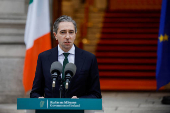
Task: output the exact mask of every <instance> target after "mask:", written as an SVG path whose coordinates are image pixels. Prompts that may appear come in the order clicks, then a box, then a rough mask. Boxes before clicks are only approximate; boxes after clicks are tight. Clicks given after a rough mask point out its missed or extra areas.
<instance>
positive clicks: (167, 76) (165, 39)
mask: <svg viewBox="0 0 170 113" xmlns="http://www.w3.org/2000/svg"><path fill="white" fill-rule="evenodd" d="M169 36H170V0H162V8H161V18H160V27H159V36H158V49H157V66H156V80H157V90H158V89H159V88H161V87H162V86H164V85H166V84H168V83H169V82H170V39H169Z"/></svg>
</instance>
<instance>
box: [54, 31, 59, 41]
mask: <svg viewBox="0 0 170 113" xmlns="http://www.w3.org/2000/svg"><path fill="white" fill-rule="evenodd" d="M53 34H54V37H55V39H56V40H58V39H57V34H56V33H55V32H53Z"/></svg>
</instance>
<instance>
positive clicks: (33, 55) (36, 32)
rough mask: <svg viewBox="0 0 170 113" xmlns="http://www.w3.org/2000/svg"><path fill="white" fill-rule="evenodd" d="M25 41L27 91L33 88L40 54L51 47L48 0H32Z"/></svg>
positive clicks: (25, 81) (24, 78)
mask: <svg viewBox="0 0 170 113" xmlns="http://www.w3.org/2000/svg"><path fill="white" fill-rule="evenodd" d="M24 41H25V44H26V56H25V64H24V73H23V74H24V75H23V85H24V89H25V92H27V91H29V90H31V88H32V84H33V80H34V76H35V70H36V64H37V59H38V54H39V53H41V52H43V51H45V50H48V49H50V48H51V39H50V17H49V1H48V0H30V3H29V7H28V14H27V22H26V28H25V36H24Z"/></svg>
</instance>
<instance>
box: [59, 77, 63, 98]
mask: <svg viewBox="0 0 170 113" xmlns="http://www.w3.org/2000/svg"><path fill="white" fill-rule="evenodd" d="M59 81H60V88H59V91H60V98H62V93H63V82H64V80H63V79H62V78H61V77H60V79H59Z"/></svg>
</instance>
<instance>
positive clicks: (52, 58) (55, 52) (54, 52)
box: [48, 46, 58, 64]
mask: <svg viewBox="0 0 170 113" xmlns="http://www.w3.org/2000/svg"><path fill="white" fill-rule="evenodd" d="M48 59H49V61H50V64H52V63H53V62H55V61H58V46H57V47H55V48H53V49H52V50H51V54H50V55H49V56H48Z"/></svg>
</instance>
